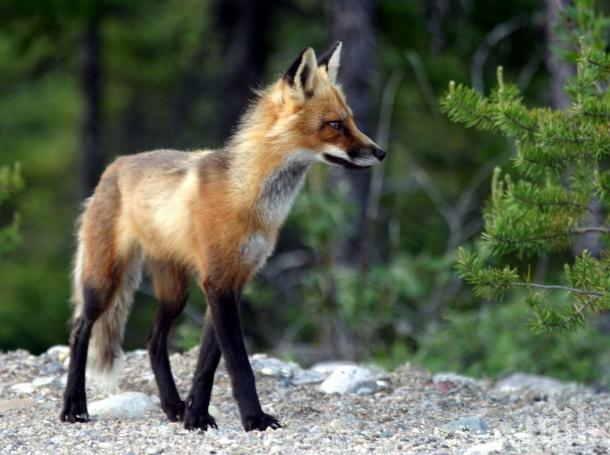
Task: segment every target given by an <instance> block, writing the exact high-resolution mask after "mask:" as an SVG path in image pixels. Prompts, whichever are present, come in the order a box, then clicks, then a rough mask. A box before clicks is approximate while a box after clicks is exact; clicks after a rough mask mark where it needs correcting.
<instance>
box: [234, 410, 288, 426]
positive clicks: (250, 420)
mask: <svg viewBox="0 0 610 455" xmlns="http://www.w3.org/2000/svg"><path fill="white" fill-rule="evenodd" d="M242 423H243V425H244V430H246V431H254V430H259V431H265V430H266V429H267V428H271V429H273V430H277V429H278V428H282V425H281V424H280V422H279V421H278V420H277V419H276V418H275V417H273V416H270V415H269V414H265V413H264V412H263V413H261V414H259V415H257V416H253V417H246V418H244V419H243V420H242Z"/></svg>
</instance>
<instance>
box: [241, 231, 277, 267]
mask: <svg viewBox="0 0 610 455" xmlns="http://www.w3.org/2000/svg"><path fill="white" fill-rule="evenodd" d="M272 251H273V244H272V243H271V242H270V241H269V240H267V239H266V238H265V237H264V236H263V235H262V234H260V233H259V232H255V233H254V234H252V235H250V236H249V237H247V238H246V239H245V240H244V242H243V243H242V244H241V248H240V254H241V257H242V259H243V260H244V262H245V263H246V264H248V265H249V266H250V267H252V268H253V269H255V270H256V269H259V268H260V267H262V266H263V265H264V264H265V262H266V261H267V258H268V257H269V256H270V255H271V253H272Z"/></svg>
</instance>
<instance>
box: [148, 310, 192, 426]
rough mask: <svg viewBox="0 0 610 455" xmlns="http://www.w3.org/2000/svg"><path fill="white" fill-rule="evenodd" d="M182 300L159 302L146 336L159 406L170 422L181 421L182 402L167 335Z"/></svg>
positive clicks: (182, 415)
mask: <svg viewBox="0 0 610 455" xmlns="http://www.w3.org/2000/svg"><path fill="white" fill-rule="evenodd" d="M184 303H185V301H184V302H182V303H180V304H178V305H176V306H171V305H167V304H165V303H164V302H159V308H158V309H157V315H156V317H155V322H154V324H153V326H152V329H151V331H150V335H149V336H148V354H149V356H150V364H151V367H152V370H153V373H154V374H155V381H156V382H157V387H158V388H159V396H160V398H161V408H162V409H163V412H165V415H167V418H168V419H169V420H171V421H172V422H179V421H182V419H183V417H184V402H183V401H182V400H181V399H180V395H178V390H177V389H176V383H175V382H174V377H173V376H172V370H171V366H170V363H169V357H168V354H167V336H168V334H169V330H170V328H171V326H172V323H173V322H174V320H175V319H176V318H177V317H178V316H179V315H180V313H181V312H182V308H184Z"/></svg>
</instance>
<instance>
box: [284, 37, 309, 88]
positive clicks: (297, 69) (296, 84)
mask: <svg viewBox="0 0 610 455" xmlns="http://www.w3.org/2000/svg"><path fill="white" fill-rule="evenodd" d="M315 77H316V53H315V52H314V50H313V49H312V48H311V47H308V48H307V49H305V50H304V51H303V52H301V55H299V57H298V58H297V59H296V60H295V61H294V62H293V63H292V65H290V68H288V71H286V74H284V80H285V81H286V82H288V84H289V85H290V86H291V87H292V88H293V89H294V90H295V91H296V92H297V93H299V94H303V95H304V96H305V97H306V98H307V97H309V96H311V95H312V94H313V88H314V82H315Z"/></svg>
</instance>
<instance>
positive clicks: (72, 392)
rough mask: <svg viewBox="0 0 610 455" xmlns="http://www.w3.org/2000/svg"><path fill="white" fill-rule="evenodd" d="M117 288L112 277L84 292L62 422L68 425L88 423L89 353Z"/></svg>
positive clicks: (73, 344)
mask: <svg viewBox="0 0 610 455" xmlns="http://www.w3.org/2000/svg"><path fill="white" fill-rule="evenodd" d="M116 288H117V283H116V279H113V278H112V277H110V278H109V280H108V282H107V283H105V285H104V286H92V285H90V284H89V285H88V284H85V285H84V286H83V289H82V294H83V295H82V300H83V305H82V308H81V309H80V314H79V315H78V316H77V317H76V319H75V321H74V327H73V331H72V336H71V342H70V366H69V370H68V380H67V384H66V389H65V392H64V405H63V409H62V411H61V414H60V419H61V420H62V421H64V422H70V423H74V422H86V421H88V420H89V414H88V413H87V400H86V394H85V370H86V366H87V351H88V348H89V340H90V338H91V331H92V329H93V324H94V323H95V321H97V320H98V319H99V318H100V316H102V314H103V313H104V312H105V311H106V310H107V309H108V306H109V304H110V303H111V300H112V296H113V294H114V293H115V291H116Z"/></svg>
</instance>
